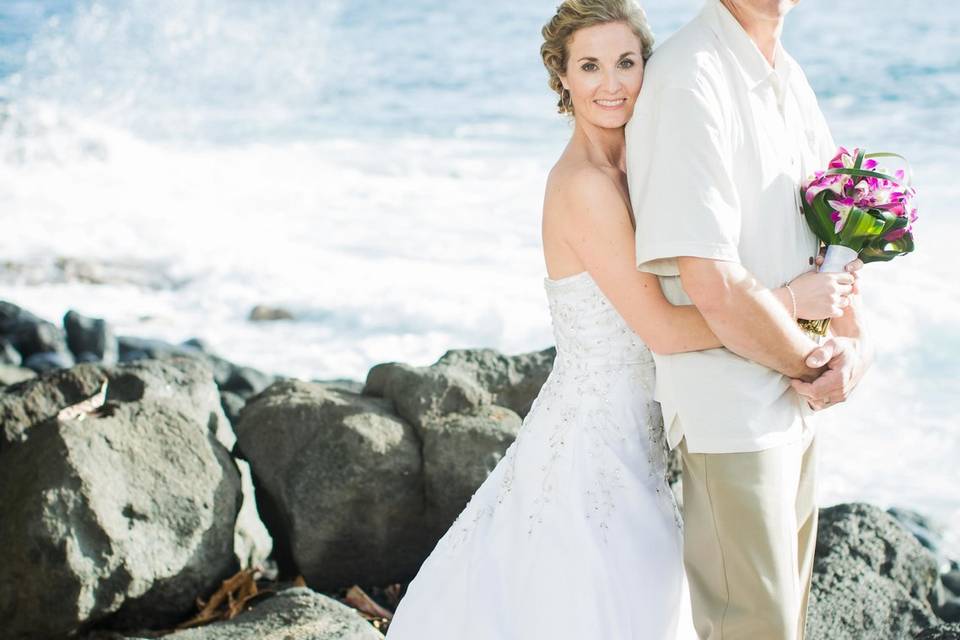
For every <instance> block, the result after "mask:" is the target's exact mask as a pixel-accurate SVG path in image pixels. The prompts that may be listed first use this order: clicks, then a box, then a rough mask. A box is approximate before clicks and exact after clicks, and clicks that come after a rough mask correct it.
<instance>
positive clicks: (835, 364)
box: [790, 336, 869, 410]
mask: <svg viewBox="0 0 960 640" xmlns="http://www.w3.org/2000/svg"><path fill="white" fill-rule="evenodd" d="M860 346H861V345H860V343H859V341H857V340H855V339H853V338H844V337H839V336H837V337H833V338H830V339H829V340H827V341H826V342H824V343H823V344H822V345H820V346H819V347H817V348H816V349H814V350H813V351H811V352H810V354H809V355H808V356H807V366H809V367H822V366H823V365H826V367H827V368H826V370H825V371H824V372H823V373H821V374H820V377H818V378H817V379H816V380H814V381H813V382H804V381H802V380H792V381H791V383H790V384H791V386H792V387H793V388H794V390H795V391H796V392H797V393H799V394H800V395H801V396H803V397H804V399H805V400H806V401H807V402H808V403H810V406H811V407H812V408H813V409H815V410H820V409H823V408H825V407H828V406H830V405H834V404H838V403H840V402H844V401H845V400H846V399H847V398H848V397H849V396H850V393H851V392H852V391H853V389H854V388H855V387H856V386H857V385H858V384H859V383H860V379H861V378H863V375H864V373H866V371H867V368H868V366H869V363H868V362H867V358H866V357H865V354H863V353H862V352H861V349H860Z"/></svg>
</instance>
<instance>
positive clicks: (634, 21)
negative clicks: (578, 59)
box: [540, 0, 653, 115]
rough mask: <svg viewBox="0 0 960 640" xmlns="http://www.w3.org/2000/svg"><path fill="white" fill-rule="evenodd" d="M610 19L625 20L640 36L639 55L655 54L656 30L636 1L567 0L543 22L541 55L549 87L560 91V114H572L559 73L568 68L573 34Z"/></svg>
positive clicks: (646, 56) (645, 57) (568, 93)
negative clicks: (651, 28) (569, 49)
mask: <svg viewBox="0 0 960 640" xmlns="http://www.w3.org/2000/svg"><path fill="white" fill-rule="evenodd" d="M608 22H623V23H625V24H626V25H627V26H628V27H630V29H631V30H632V31H633V32H634V33H635V34H636V36H637V38H639V39H640V47H641V51H640V55H641V56H643V60H644V61H646V60H647V59H648V58H649V57H650V54H651V53H653V32H652V31H650V25H649V23H648V22H647V15H646V14H645V13H644V12H643V9H641V8H640V6H639V5H637V3H636V2H634V0H564V2H563V3H562V4H561V5H560V6H559V7H557V13H556V14H554V16H553V17H552V18H551V19H550V22H548V23H547V24H545V25H543V29H542V30H541V33H542V34H543V44H542V45H540V56H541V57H542V58H543V66H545V67H546V68H547V73H548V74H549V76H550V77H549V79H548V80H547V83H548V84H549V85H550V88H551V89H553V90H554V91H556V92H557V94H558V95H559V96H560V100H559V101H558V102H557V111H558V112H559V113H569V114H571V115H572V114H573V102H572V101H571V100H570V92H569V91H567V90H566V89H564V88H563V83H562V82H560V76H562V75H564V74H565V73H566V71H567V61H568V58H569V51H568V47H569V45H570V40H571V38H573V34H574V33H576V32H577V31H579V30H580V29H584V28H586V27H592V26H594V25H598V24H606V23H608Z"/></svg>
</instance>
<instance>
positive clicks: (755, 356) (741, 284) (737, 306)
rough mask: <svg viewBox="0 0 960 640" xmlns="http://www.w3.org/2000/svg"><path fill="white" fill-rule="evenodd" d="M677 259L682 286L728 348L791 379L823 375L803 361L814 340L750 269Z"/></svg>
mask: <svg viewBox="0 0 960 640" xmlns="http://www.w3.org/2000/svg"><path fill="white" fill-rule="evenodd" d="M678 262H679V265H680V278H681V281H682V283H683V288H684V290H685V291H686V292H687V295H688V296H690V299H691V300H692V301H693V303H694V304H695V305H696V306H697V308H698V309H699V310H700V313H702V314H703V317H704V318H705V319H706V321H707V324H708V325H709V326H710V328H711V330H712V331H713V332H714V333H715V334H716V335H717V337H718V338H719V339H720V341H721V342H722V343H723V345H724V346H725V347H726V348H727V349H729V350H730V351H733V352H734V353H736V354H738V355H740V356H743V357H744V358H747V359H749V360H753V361H754V362H757V363H759V364H762V365H764V366H766V367H769V368H771V369H774V370H776V371H779V372H780V373H782V374H784V375H786V376H789V377H791V378H799V379H805V380H812V379H814V378H815V377H816V376H817V375H818V374H819V372H820V370H819V369H813V368H810V367H808V366H807V365H806V363H805V359H806V356H807V355H808V354H809V353H810V352H811V351H812V350H813V349H815V348H816V344H815V343H814V342H813V340H811V339H810V338H809V337H807V335H806V334H805V333H804V332H803V331H802V330H801V329H800V327H799V326H798V325H797V324H796V322H794V320H793V318H792V317H791V315H790V314H789V313H788V312H787V311H786V309H785V308H784V306H783V304H782V303H781V302H779V301H778V300H777V298H776V297H775V296H774V294H773V293H772V292H771V291H770V290H769V289H767V288H766V287H764V286H763V285H761V284H760V283H759V282H758V281H757V280H756V278H754V277H753V275H752V274H751V273H750V272H749V271H747V270H746V269H744V268H743V267H742V266H741V265H739V264H736V263H733V262H723V261H717V260H709V259H705V258H680V259H679V260H678Z"/></svg>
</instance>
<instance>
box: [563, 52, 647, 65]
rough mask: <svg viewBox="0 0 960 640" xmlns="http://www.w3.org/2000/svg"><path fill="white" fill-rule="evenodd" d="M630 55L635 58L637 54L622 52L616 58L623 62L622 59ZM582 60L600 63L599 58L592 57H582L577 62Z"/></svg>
mask: <svg viewBox="0 0 960 640" xmlns="http://www.w3.org/2000/svg"><path fill="white" fill-rule="evenodd" d="M630 55H633V56H635V55H637V52H636V51H624V52H623V53H621V54H620V57H619V58H617V60H623V59H624V58H626V57H627V56H630ZM583 60H586V61H587V62H599V61H600V60H599V58H594V57H593V56H584V57H582V58H580V59H579V60H577V62H581V61H583Z"/></svg>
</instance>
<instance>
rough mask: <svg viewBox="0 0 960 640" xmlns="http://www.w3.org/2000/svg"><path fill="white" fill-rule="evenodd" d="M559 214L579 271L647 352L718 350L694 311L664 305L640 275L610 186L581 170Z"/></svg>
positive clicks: (650, 278) (624, 216)
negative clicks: (636, 336) (591, 281)
mask: <svg viewBox="0 0 960 640" xmlns="http://www.w3.org/2000/svg"><path fill="white" fill-rule="evenodd" d="M562 189H563V193H562V194H560V195H561V200H562V202H563V206H562V210H561V211H558V213H559V214H560V216H559V217H560V218H561V219H560V220H558V221H559V222H561V223H562V224H563V226H564V229H565V231H566V233H564V238H565V241H566V242H567V244H568V245H569V246H570V248H571V249H572V250H573V252H574V253H575V254H576V256H577V257H578V258H579V260H580V262H581V264H582V267H583V268H584V269H585V270H586V271H588V272H590V276H591V277H592V278H593V279H594V281H595V282H596V283H597V285H598V286H599V287H600V290H601V291H603V294H604V295H605V296H606V297H607V299H608V300H610V302H611V303H612V304H613V306H614V307H615V308H616V310H617V311H618V312H619V313H620V315H621V316H622V317H623V319H624V320H626V322H627V325H628V326H629V327H630V328H631V329H633V331H634V333H636V334H637V335H638V336H640V338H641V339H642V340H643V341H644V342H645V343H646V344H647V346H648V347H650V349H651V350H652V351H654V352H656V353H661V354H670V353H681V352H686V351H701V350H704V349H715V348H718V347H722V346H723V345H722V344H721V343H720V340H718V339H717V337H716V335H714V333H713V332H712V331H711V330H710V327H708V326H707V323H706V321H705V320H704V319H703V316H702V315H701V314H700V312H699V311H697V309H696V307H694V306H692V305H688V306H674V305H672V304H670V302H668V301H667V299H666V298H665V297H664V295H663V292H662V291H661V289H660V282H659V280H658V279H657V277H656V276H654V275H652V274H649V273H644V272H641V271H638V270H637V268H636V265H635V263H634V259H635V258H634V256H635V248H634V238H633V227H632V226H631V224H630V216H629V213H628V211H627V207H626V205H625V204H624V202H623V198H622V197H621V195H620V192H619V190H618V189H617V187H616V185H614V183H613V181H612V180H611V179H610V178H609V177H608V176H606V175H605V174H604V173H603V172H601V171H599V170H597V169H586V168H585V169H580V170H579V171H577V173H575V174H574V175H572V176H571V177H570V178H569V179H568V180H566V181H565V183H564V185H563V187H562Z"/></svg>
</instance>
